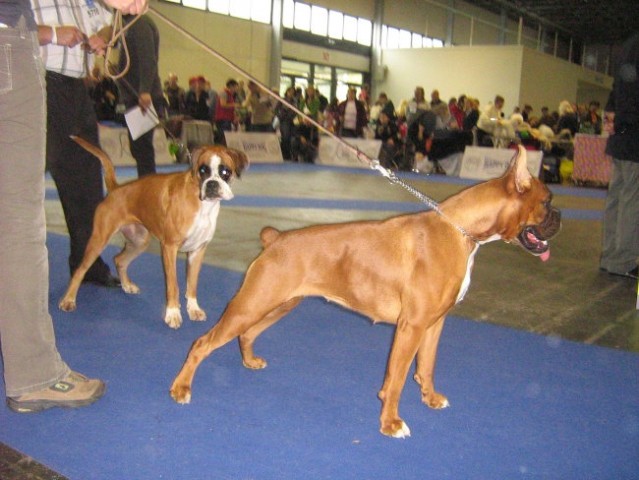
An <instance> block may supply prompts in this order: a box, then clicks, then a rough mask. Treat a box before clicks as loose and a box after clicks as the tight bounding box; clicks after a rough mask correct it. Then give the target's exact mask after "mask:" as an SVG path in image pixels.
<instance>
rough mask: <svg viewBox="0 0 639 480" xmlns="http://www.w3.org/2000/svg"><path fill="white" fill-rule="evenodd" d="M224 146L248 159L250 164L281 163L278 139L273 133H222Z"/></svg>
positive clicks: (282, 159)
mask: <svg viewBox="0 0 639 480" xmlns="http://www.w3.org/2000/svg"><path fill="white" fill-rule="evenodd" d="M224 137H225V138H226V146H227V147H229V148H234V149H236V150H239V151H240V152H244V154H245V155H246V156H247V157H248V159H249V162H250V163H282V162H283V161H284V158H283V157H282V149H281V148H280V139H279V138H278V136H277V135H276V134H274V133H260V132H224Z"/></svg>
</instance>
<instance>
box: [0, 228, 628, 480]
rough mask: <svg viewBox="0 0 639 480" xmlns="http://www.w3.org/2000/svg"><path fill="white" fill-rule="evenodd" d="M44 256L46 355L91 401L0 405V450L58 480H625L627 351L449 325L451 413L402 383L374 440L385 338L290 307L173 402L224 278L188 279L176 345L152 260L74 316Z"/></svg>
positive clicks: (443, 376) (231, 284)
mask: <svg viewBox="0 0 639 480" xmlns="http://www.w3.org/2000/svg"><path fill="white" fill-rule="evenodd" d="M48 242H49V248H50V257H51V272H52V273H51V313H52V315H53V317H54V322H55V328H56V332H57V336H58V346H59V349H60V351H61V352H62V354H63V357H64V358H65V359H66V361H67V362H68V363H69V364H70V365H71V366H72V367H73V368H75V369H77V370H79V371H81V372H83V373H86V374H88V375H92V376H97V377H100V378H103V379H104V380H105V381H106V382H107V385H108V387H107V388H108V390H107V394H106V396H105V397H104V398H103V399H102V400H100V401H99V402H98V403H96V404H95V405H93V406H91V407H88V408H83V409H78V410H59V409H54V410H50V411H46V412H42V413H40V414H34V415H18V414H14V413H12V412H10V411H9V409H8V408H6V407H0V441H1V442H4V443H7V444H9V445H11V446H13V447H14V448H16V449H18V450H21V451H22V452H24V453H26V454H27V455H30V456H32V457H34V458H36V459H37V460H39V461H41V462H43V463H44V464H46V465H48V466H49V467H51V468H53V469H55V470H57V471H58V472H60V473H62V474H64V475H67V476H68V477H70V478H71V479H73V480H88V479H135V480H145V479H161V478H165V479H233V480H248V479H256V480H269V479H278V480H280V479H302V478H305V479H391V478H398V479H441V478H451V479H513V478H524V479H525V478H544V479H586V478H587V479H631V478H637V476H638V472H639V395H638V392H639V379H638V374H639V355H635V354H631V353H627V352H620V351H615V350H610V349H604V348H599V347H592V346H585V345H581V344H576V343H571V342H566V341H563V340H559V339H557V338H546V337H541V336H537V335H533V334H529V333H525V332H520V331H514V330H510V329H505V328H502V327H496V326H492V325H487V324H480V323H477V322H473V321H469V320H464V319H461V318H457V317H450V318H449V319H448V321H447V323H446V326H445V328H444V333H443V335H442V340H441V344H440V349H439V356H438V368H437V385H438V389H439V390H440V391H441V392H442V393H444V394H446V395H448V397H449V399H450V401H451V404H452V407H451V408H449V409H446V410H442V411H433V410H430V409H428V408H427V407H425V406H424V405H422V404H421V402H420V394H419V389H418V387H417V386H416V384H415V383H414V382H413V381H412V380H408V381H407V384H406V388H405V389H404V395H403V397H402V402H401V405H400V412H401V414H402V416H403V418H404V420H405V421H406V422H407V423H408V425H409V426H410V428H411V430H412V434H413V436H412V437H411V438H409V439H406V440H393V439H389V438H386V437H384V436H382V435H381V434H379V433H378V428H379V426H378V416H379V409H380V402H379V401H378V400H377V398H376V394H377V391H378V389H379V387H380V386H381V383H382V381H383V375H384V368H385V363H386V356H387V352H388V347H389V344H390V342H391V339H392V333H393V330H392V328H391V327H390V326H384V325H377V326H372V325H371V324H370V323H368V322H367V320H366V319H364V318H363V317H361V316H358V315H356V314H354V313H351V312H347V311H345V310H343V309H341V308H339V307H336V306H334V305H331V304H327V303H326V302H325V301H323V300H320V299H308V300H305V301H304V302H303V303H302V305H300V306H299V307H298V308H297V309H296V310H294V311H293V312H292V313H291V314H290V315H289V316H288V317H286V318H285V319H283V320H282V321H281V322H280V323H278V324H277V325H275V326H274V327H272V328H271V329H270V330H268V331H267V332H265V333H264V334H263V335H262V336H261V337H260V339H259V340H258V342H257V345H256V352H257V353H258V354H259V355H263V356H264V357H265V358H266V359H267V360H268V361H269V366H268V368H267V369H265V370H262V371H250V370H247V369H245V368H243V367H242V365H241V360H240V355H239V351H238V348H237V343H236V342H233V343H232V344H229V345H227V346H225V347H224V348H221V349H220V350H218V351H216V352H215V353H214V354H213V355H211V357H209V358H208V359H207V360H206V361H205V362H203V363H202V365H201V367H200V369H199V371H198V374H197V375H196V377H195V382H194V390H193V400H192V403H191V405H187V406H181V405H177V404H175V403H174V402H173V401H172V400H171V398H170V397H169V395H168V388H169V386H170V384H171V382H172V380H173V377H174V375H175V374H176V373H177V371H178V370H179V368H180V366H181V364H182V362H183V360H184V358H185V356H186V353H187V351H188V348H189V347H190V345H191V343H192V342H193V340H194V339H195V338H196V337H198V336H199V335H201V334H202V333H204V332H205V331H207V330H208V329H209V328H210V327H211V325H212V324H213V323H214V322H215V321H216V319H217V317H218V316H219V314H220V313H221V311H222V310H223V308H224V307H225V305H226V303H227V301H228V300H229V299H230V297H231V296H232V295H233V293H234V292H235V291H236V289H237V287H238V286H239V283H240V282H241V275H239V274H237V273H232V272H229V271H226V270H223V269H219V268H212V267H205V268H203V270H202V275H201V281H200V299H201V301H200V304H201V306H202V307H203V308H204V309H205V310H206V311H207V313H208V315H209V320H208V321H207V322H205V323H194V322H190V321H188V320H185V323H184V325H183V326H182V328H181V329H180V330H178V331H174V330H171V329H169V328H168V327H166V326H165V325H164V323H163V321H162V310H163V302H164V285H163V273H162V267H161V261H160V259H159V258H157V257H154V256H152V255H150V254H145V255H143V256H142V257H140V258H139V259H138V260H137V261H136V262H135V263H134V264H133V266H132V269H131V273H132V276H133V278H134V280H135V281H136V282H137V283H138V285H139V286H140V287H141V289H142V294H141V295H139V296H128V295H126V294H124V293H123V292H121V291H113V290H104V289H100V288H97V287H94V286H90V285H89V286H83V287H82V288H81V290H80V294H79V297H78V310H77V311H76V312H74V313H63V312H60V311H59V310H58V309H57V307H56V304H57V300H58V298H59V297H60V296H61V295H62V293H63V291H64V289H65V287H66V281H67V280H68V278H67V275H66V266H65V265H66V255H67V253H66V252H67V249H68V243H67V239H66V238H65V237H61V236H56V235H51V234H50V235H49V241H48ZM115 252H116V250H115V248H114V247H108V250H107V252H106V254H105V256H104V258H111V257H112V255H113V254H114V253H115ZM181 266H183V262H182V264H181ZM180 282H181V285H184V278H183V276H182V278H180ZM185 316H186V315H185ZM0 393H4V392H3V391H2V392H0Z"/></svg>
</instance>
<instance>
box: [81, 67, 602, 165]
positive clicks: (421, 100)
mask: <svg viewBox="0 0 639 480" xmlns="http://www.w3.org/2000/svg"><path fill="white" fill-rule="evenodd" d="M90 84H91V85H92V86H93V89H92V92H93V98H94V100H95V104H96V112H97V114H98V118H99V119H101V120H103V119H105V120H113V119H116V117H117V114H116V112H115V110H116V104H117V98H115V99H114V96H117V89H114V88H113V86H112V85H109V81H108V79H105V78H104V77H103V76H102V75H100V74H99V72H94V75H93V77H92V80H91V82H90ZM276 93H277V94H278V95H276V97H277V96H279V92H276ZM281 93H282V98H284V99H285V101H286V103H289V104H292V105H294V106H295V107H297V108H298V109H299V110H300V111H302V112H304V113H305V114H306V115H308V117H310V118H312V119H313V120H314V121H316V122H318V123H319V124H320V125H322V126H323V127H324V128H325V129H326V130H328V131H329V132H331V133H334V134H335V135H338V136H340V137H345V138H368V139H372V138H375V139H379V140H381V141H382V148H381V152H380V160H381V161H382V163H383V164H384V165H385V166H389V167H393V168H398V169H415V168H416V166H417V167H420V168H421V167H424V168H426V169H428V168H437V160H438V159H441V158H444V157H446V156H448V155H451V154H453V153H456V152H463V151H464V149H465V147H466V146H467V145H472V144H476V145H484V146H508V145H509V144H510V143H513V142H515V143H520V142H529V143H534V144H535V145H536V146H538V147H539V148H540V149H544V150H550V149H551V148H553V144H552V142H553V140H555V139H564V140H568V141H569V140H570V139H571V138H572V137H573V136H574V135H575V134H576V133H590V134H596V135H599V134H601V132H602V117H601V111H600V104H599V102H597V101H592V102H590V104H589V105H575V104H572V103H571V102H569V101H562V102H560V104H559V105H558V106H557V109H556V110H554V111H550V109H549V108H548V107H546V106H544V107H542V108H541V111H540V112H539V113H537V112H535V111H534V109H533V108H532V107H531V106H530V105H523V106H522V107H519V106H515V107H514V108H513V110H512V113H511V114H510V115H507V114H506V113H505V111H504V107H505V100H504V98H503V97H502V96H501V95H496V96H495V97H494V98H493V99H491V100H490V101H488V102H485V103H484V104H483V106H480V101H479V100H478V99H477V98H474V97H472V96H469V95H466V94H462V95H459V96H458V97H452V98H450V99H449V100H448V102H445V101H444V100H442V99H441V98H440V92H439V90H437V89H434V90H433V91H432V92H431V93H430V99H428V98H427V97H426V93H425V90H424V88H423V87H421V86H417V87H415V90H414V92H413V96H412V98H411V99H410V100H401V101H400V102H399V104H398V105H397V106H396V105H395V104H394V103H393V101H392V100H391V99H389V98H388V96H387V95H386V93H384V92H381V93H379V95H378V96H377V99H373V98H371V94H370V88H369V86H368V85H363V86H361V87H360V88H359V90H358V89H357V88H356V87H354V86H351V87H349V89H348V91H347V98H345V99H338V98H333V99H331V100H330V101H329V100H328V99H327V98H326V97H325V96H324V95H323V94H322V93H321V92H319V91H318V90H317V89H316V88H315V87H314V86H313V85H309V86H307V87H306V88H302V87H289V88H287V89H286V91H285V92H281ZM164 96H165V100H166V106H167V112H168V116H169V118H171V117H173V118H175V117H180V118H191V119H196V120H203V121H208V122H211V124H212V126H213V130H214V135H215V136H214V138H215V141H216V143H222V144H223V143H225V140H224V132H226V131H249V132H251V131H252V132H276V133H277V134H278V135H279V137H280V140H281V147H282V154H283V157H284V159H285V160H290V161H300V162H313V161H314V159H315V158H316V155H317V150H318V145H319V138H320V132H319V131H318V129H317V128H316V127H315V126H314V125H312V123H310V122H309V121H308V120H307V119H305V118H304V117H303V116H300V115H298V114H297V113H296V112H295V111H293V110H291V109H290V108H288V107H287V106H286V105H285V103H283V102H281V101H278V100H277V98H275V97H274V96H273V95H271V94H268V93H267V92H263V91H262V89H261V88H260V87H259V86H258V85H257V84H255V83H253V82H251V81H249V82H248V84H246V85H245V82H244V81H242V80H235V79H229V80H228V81H227V82H226V84H225V85H224V86H223V87H222V88H221V89H219V90H216V89H214V88H212V87H211V84H210V82H209V81H208V80H207V79H206V78H205V77H204V76H201V75H198V76H193V77H191V78H190V79H189V81H188V88H186V89H185V88H182V87H181V86H180V85H179V82H178V77H177V76H176V75H175V74H169V76H168V78H167V79H166V81H165V82H164ZM567 153H568V155H569V154H570V152H567Z"/></svg>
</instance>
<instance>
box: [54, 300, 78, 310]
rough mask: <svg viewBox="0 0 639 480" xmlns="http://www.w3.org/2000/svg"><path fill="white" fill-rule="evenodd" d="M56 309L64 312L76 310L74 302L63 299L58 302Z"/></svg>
mask: <svg viewBox="0 0 639 480" xmlns="http://www.w3.org/2000/svg"><path fill="white" fill-rule="evenodd" d="M58 308H59V309H60V310H62V311H64V312H72V311H74V310H75V309H76V304H75V300H71V299H68V298H63V299H62V300H60V303H58Z"/></svg>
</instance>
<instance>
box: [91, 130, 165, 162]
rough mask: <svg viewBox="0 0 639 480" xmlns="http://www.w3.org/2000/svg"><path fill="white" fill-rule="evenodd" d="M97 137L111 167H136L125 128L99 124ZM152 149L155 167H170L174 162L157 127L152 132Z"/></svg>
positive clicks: (162, 133) (163, 136)
mask: <svg viewBox="0 0 639 480" xmlns="http://www.w3.org/2000/svg"><path fill="white" fill-rule="evenodd" d="M98 135H99V139H100V147H101V148H102V150H104V151H105V152H106V153H107V155H108V156H109V158H111V161H112V162H113V165H115V166H117V167H120V166H135V165H136V163H135V158H133V155H131V148H130V147H129V133H128V131H127V129H126V128H125V127H122V126H119V125H117V126H116V125H114V124H111V125H107V124H102V123H99V124H98ZM153 149H154V150H155V163H156V164H157V165H170V164H172V163H174V162H175V160H174V159H173V158H172V157H171V154H170V153H169V143H168V141H167V139H166V134H165V133H164V130H163V129H162V128H161V127H157V128H155V129H154V131H153Z"/></svg>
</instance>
